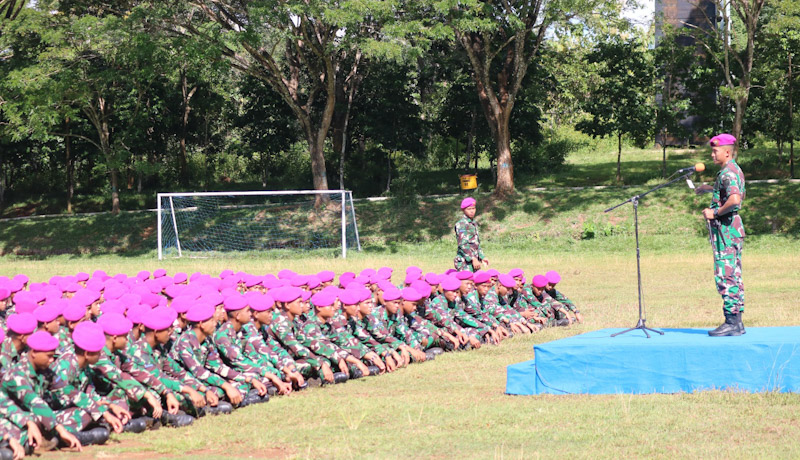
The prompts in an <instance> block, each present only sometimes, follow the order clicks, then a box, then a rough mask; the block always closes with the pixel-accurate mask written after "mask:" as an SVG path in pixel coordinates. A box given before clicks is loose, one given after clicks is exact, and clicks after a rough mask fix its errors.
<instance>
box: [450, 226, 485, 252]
mask: <svg viewBox="0 0 800 460" xmlns="http://www.w3.org/2000/svg"><path fill="white" fill-rule="evenodd" d="M454 230H455V232H456V240H457V241H458V249H457V250H456V257H461V258H462V259H464V260H465V261H466V262H471V261H472V260H474V259H477V260H483V259H484V258H485V257H484V255H483V251H482V250H481V241H480V237H479V236H478V224H477V223H476V222H475V220H473V219H470V218H469V217H467V216H462V217H461V219H459V220H458V222H456V225H455V228H454Z"/></svg>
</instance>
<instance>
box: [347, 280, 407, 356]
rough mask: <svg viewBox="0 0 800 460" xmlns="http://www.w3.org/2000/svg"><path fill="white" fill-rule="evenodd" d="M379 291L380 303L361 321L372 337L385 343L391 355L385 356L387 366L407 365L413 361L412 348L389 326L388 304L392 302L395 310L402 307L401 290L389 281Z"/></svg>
mask: <svg viewBox="0 0 800 460" xmlns="http://www.w3.org/2000/svg"><path fill="white" fill-rule="evenodd" d="M376 292H377V297H378V304H377V305H375V308H373V309H372V312H371V313H370V314H369V315H365V316H363V317H362V318H361V320H360V321H359V323H360V324H361V326H363V328H364V330H366V332H367V333H369V335H370V337H372V339H373V340H374V341H375V342H377V343H379V344H381V345H383V346H384V347H385V348H386V349H387V350H388V354H389V356H387V357H385V358H384V359H385V360H386V365H387V367H391V366H392V365H394V367H395V369H396V368H400V367H405V366H407V365H408V364H409V363H410V362H411V354H410V351H409V350H410V348H409V347H408V346H407V345H406V344H404V343H403V342H402V341H401V340H399V339H397V338H396V337H394V336H393V335H392V333H391V332H390V331H389V328H388V326H387V325H388V321H389V313H388V312H387V308H388V307H387V305H389V303H392V305H393V308H394V310H393V311H397V309H398V308H400V302H402V300H401V292H400V290H399V289H397V288H396V287H394V286H393V285H392V284H391V283H389V282H388V281H387V282H385V283H384V284H383V285H382V286H381V287H380V289H379V290H378V291H376Z"/></svg>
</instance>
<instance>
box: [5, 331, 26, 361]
mask: <svg viewBox="0 0 800 460" xmlns="http://www.w3.org/2000/svg"><path fill="white" fill-rule="evenodd" d="M24 349H25V347H23V350H24ZM17 361H19V353H17V347H15V346H14V343H13V342H12V341H11V337H6V338H5V339H4V340H3V343H2V344H0V368H2V369H9V368H11V366H13V365H14V364H16V363H17Z"/></svg>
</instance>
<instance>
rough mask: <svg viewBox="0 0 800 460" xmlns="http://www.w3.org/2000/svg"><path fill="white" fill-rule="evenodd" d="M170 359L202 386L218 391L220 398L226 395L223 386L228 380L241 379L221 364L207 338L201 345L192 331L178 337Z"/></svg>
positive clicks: (236, 373)
mask: <svg viewBox="0 0 800 460" xmlns="http://www.w3.org/2000/svg"><path fill="white" fill-rule="evenodd" d="M170 357H171V358H172V359H173V360H175V362H176V363H178V364H179V365H180V366H181V367H183V368H184V369H185V370H187V371H188V372H189V374H191V376H192V377H194V378H195V379H197V380H198V381H199V382H200V383H201V384H203V385H204V386H206V387H207V388H208V389H213V390H214V391H216V393H217V394H218V395H219V396H224V395H225V393H224V391H223V390H222V386H223V385H225V384H226V383H228V381H227V379H231V378H234V377H240V374H239V373H238V372H236V371H235V370H233V369H231V368H229V367H228V366H226V365H224V364H223V363H221V361H220V358H219V355H218V354H217V351H216V349H215V348H214V345H213V344H212V343H211V340H210V339H209V338H208V337H206V340H204V341H203V343H200V340H198V338H197V336H196V335H195V334H194V331H193V330H192V329H189V330H187V331H185V332H184V333H183V334H181V336H180V337H178V340H177V342H175V345H174V346H173V347H172V350H171V351H170ZM212 367H214V368H217V369H218V370H220V371H221V372H223V373H224V374H225V378H223V375H222V373H217V372H215V371H212V370H211V369H212ZM242 382H243V380H242Z"/></svg>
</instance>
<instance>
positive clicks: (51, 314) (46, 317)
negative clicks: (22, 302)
mask: <svg viewBox="0 0 800 460" xmlns="http://www.w3.org/2000/svg"><path fill="white" fill-rule="evenodd" d="M60 314H61V311H60V310H59V309H58V308H57V307H56V306H55V305H54V304H52V303H48V304H44V305H42V306H41V307H39V308H37V309H36V311H35V312H33V316H35V317H36V321H38V322H40V323H49V322H50V321H53V320H54V319H56V318H58V316H59V315H60Z"/></svg>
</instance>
